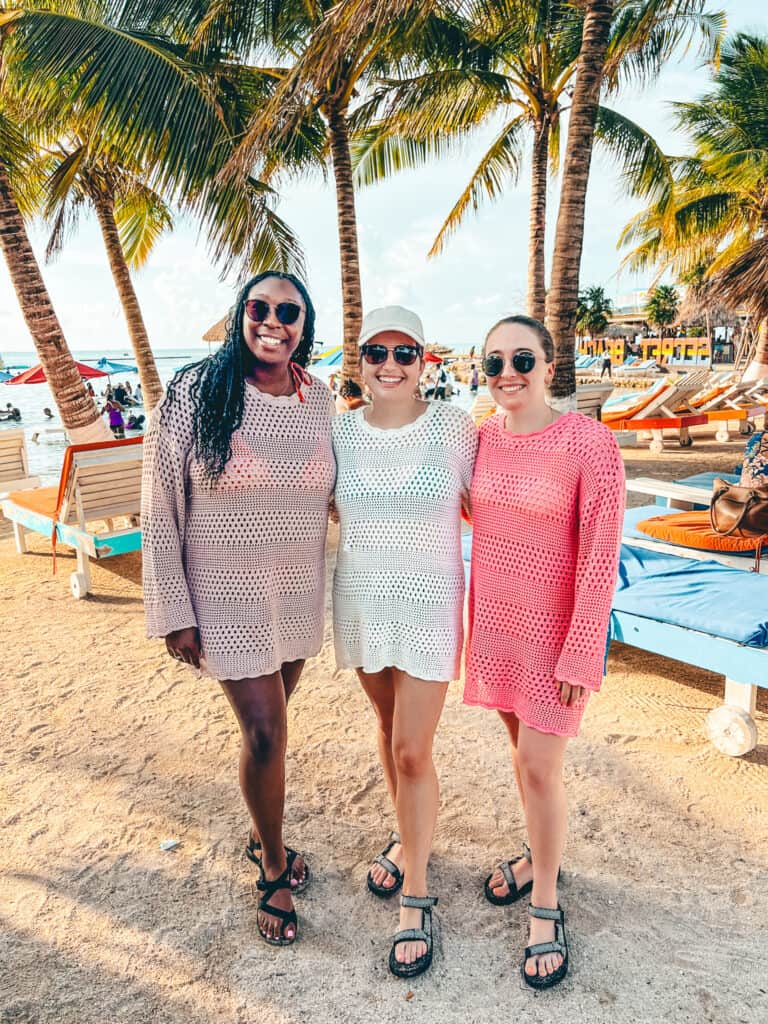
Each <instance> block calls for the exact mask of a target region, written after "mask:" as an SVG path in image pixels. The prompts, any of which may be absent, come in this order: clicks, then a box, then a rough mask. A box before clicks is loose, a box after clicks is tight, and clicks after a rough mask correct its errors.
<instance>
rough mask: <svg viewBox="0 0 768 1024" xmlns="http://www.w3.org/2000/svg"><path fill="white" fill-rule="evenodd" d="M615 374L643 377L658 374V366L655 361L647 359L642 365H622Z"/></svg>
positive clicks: (635, 363)
mask: <svg viewBox="0 0 768 1024" xmlns="http://www.w3.org/2000/svg"><path fill="white" fill-rule="evenodd" d="M613 372H614V373H620V374H622V375H626V376H630V377H642V376H644V375H645V374H649V373H658V366H657V363H656V360H655V359H645V360H644V361H643V362H642V363H638V362H634V363H629V362H626V363H622V365H621V366H618V367H616V369H615V370H614V371H613Z"/></svg>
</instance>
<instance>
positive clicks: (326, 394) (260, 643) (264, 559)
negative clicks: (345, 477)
mask: <svg viewBox="0 0 768 1024" xmlns="http://www.w3.org/2000/svg"><path fill="white" fill-rule="evenodd" d="M177 396H178V398H177V401H176V402H175V403H174V404H173V405H172V406H171V407H170V409H169V410H168V412H167V414H166V416H165V417H164V420H163V422H161V420H160V408H159V407H158V409H156V410H155V412H154V413H153V415H152V420H151V423H150V427H149V430H148V431H147V435H146V438H145V441H144V475H143V481H142V521H141V525H142V533H143V552H144V558H143V562H144V608H145V613H146V620H147V635H148V636H153V637H163V636H166V635H167V634H168V633H170V632H172V631H173V630H177V629H183V628H184V627H187V626H197V627H198V628H199V630H200V640H201V646H202V653H203V657H204V658H205V665H204V668H205V670H206V672H207V674H209V675H211V676H213V677H214V678H216V679H244V678H253V677H257V676H261V675H267V674H269V673H271V672H274V671H276V670H277V669H278V668H280V666H281V665H282V664H283V663H284V662H286V661H296V660H298V659H301V658H309V657H312V656H313V655H315V654H317V652H318V651H319V650H320V647H321V646H322V643H323V626H324V604H325V601H324V594H325V535H326V527H327V522H328V502H329V499H330V494H331V490H332V488H333V482H334V478H335V475H336V463H335V460H334V457H333V449H332V447H331V419H332V416H333V400H332V398H331V393H330V391H329V390H328V388H327V387H326V386H325V384H323V383H322V381H319V380H317V379H315V378H312V379H311V383H309V384H307V383H306V382H305V384H304V386H302V397H303V401H300V400H299V396H298V394H293V395H286V396H277V397H275V396H272V395H268V394H265V393H263V392H261V391H259V390H258V389H257V388H256V387H254V386H252V385H249V384H246V387H245V399H244V403H245V404H244V408H243V421H242V424H241V426H240V427H239V428H238V429H237V430H236V431H235V432H234V433H233V434H232V456H231V458H230V460H229V462H228V463H227V465H226V466H225V468H224V472H223V474H222V475H221V477H220V478H219V480H218V482H217V484H216V485H215V487H213V489H211V488H210V487H209V486H208V484H207V483H206V481H205V480H204V478H203V471H202V466H201V464H200V463H199V462H198V461H197V460H196V459H195V457H194V452H193V450H192V417H193V415H194V414H195V413H194V409H193V406H192V403H191V400H190V397H189V380H188V379H183V380H182V381H181V382H180V383H179V384H178V386H177Z"/></svg>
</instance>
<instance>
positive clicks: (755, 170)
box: [621, 34, 768, 380]
mask: <svg viewBox="0 0 768 1024" xmlns="http://www.w3.org/2000/svg"><path fill="white" fill-rule="evenodd" d="M766 90H768V38H766V37H758V36H753V35H748V34H739V35H736V36H734V37H732V38H731V39H729V40H728V41H727V42H726V44H725V45H724V46H723V52H722V57H721V64H720V67H719V69H718V70H717V71H716V73H715V74H714V78H713V88H712V89H711V90H709V91H708V92H707V93H706V94H704V95H703V96H702V97H701V98H700V99H699V100H697V101H696V102H693V103H684V104H676V105H675V106H676V111H677V122H678V125H679V127H681V128H682V129H684V130H685V131H686V132H687V133H688V134H689V136H690V137H691V139H692V141H693V152H692V153H691V154H690V155H689V156H686V157H682V158H678V159H673V158H670V159H669V160H668V166H669V170H670V176H671V185H670V186H666V185H665V187H664V188H663V189H661V191H660V195H659V196H657V197H656V198H655V199H654V201H653V202H652V203H651V204H650V205H649V207H648V208H647V209H645V210H643V211H642V212H641V213H639V214H638V215H637V216H636V217H635V218H633V220H632V221H630V223H629V224H628V225H627V227H626V228H625V229H624V232H623V234H622V239H621V244H624V245H633V246H634V248H633V249H632V250H631V251H630V253H629V255H628V256H627V258H626V260H625V262H626V263H628V265H629V266H631V267H632V268H633V269H638V270H641V269H645V268H648V267H656V268H657V271H658V273H659V274H661V273H663V272H664V271H669V272H671V273H672V274H673V275H674V276H675V277H676V278H677V279H678V280H685V279H686V277H687V276H688V275H690V274H691V273H694V272H695V271H696V268H697V267H700V266H702V265H705V266H706V268H707V270H706V275H705V278H704V281H705V282H706V284H707V287H708V294H709V296H710V297H711V298H712V299H713V300H721V301H723V302H725V303H726V304H727V305H728V306H731V307H736V306H746V308H747V309H749V310H750V312H751V314H752V316H753V318H754V322H755V323H756V324H757V325H758V331H759V336H758V345H757V349H756V352H755V356H754V359H753V362H752V364H751V365H750V366H749V367H748V368H747V370H746V371H745V378H746V379H747V380H749V379H756V378H759V377H763V376H766V375H768V304H767V303H766V300H765V295H766V293H767V292H766V284H767V283H768V245H767V244H766V241H765V240H766V237H768V212H766V211H768V127H767V126H768V119H766V118H765V117H764V116H763V114H762V113H761V112H762V111H764V110H765V97H766V95H767V94H768V93H767V92H766Z"/></svg>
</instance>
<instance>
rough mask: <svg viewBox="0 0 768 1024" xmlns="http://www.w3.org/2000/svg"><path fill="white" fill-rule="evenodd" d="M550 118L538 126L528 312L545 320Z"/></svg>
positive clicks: (534, 152) (530, 245)
mask: <svg viewBox="0 0 768 1024" xmlns="http://www.w3.org/2000/svg"><path fill="white" fill-rule="evenodd" d="M549 134H550V126H549V121H544V122H543V123H542V124H539V125H537V126H536V130H535V134H534V137H533V167H532V169H531V209H530V216H529V220H528V316H533V317H535V318H536V319H537V320H542V321H543V320H544V315H545V313H546V302H547V291H546V279H545V276H544V232H545V230H546V226H547V169H548V166H549Z"/></svg>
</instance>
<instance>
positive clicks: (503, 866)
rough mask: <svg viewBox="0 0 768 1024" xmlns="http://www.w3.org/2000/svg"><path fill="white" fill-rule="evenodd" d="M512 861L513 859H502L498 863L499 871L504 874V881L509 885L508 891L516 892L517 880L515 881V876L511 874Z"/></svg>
mask: <svg viewBox="0 0 768 1024" xmlns="http://www.w3.org/2000/svg"><path fill="white" fill-rule="evenodd" d="M514 863H515V861H514V860H503V861H502V862H501V863H500V864H499V871H501V873H502V875H503V876H504V881H505V882H506V883H507V885H508V886H509V891H510V893H515V892H517V882H516V881H515V876H514V875H513V874H512V865H513V864H514Z"/></svg>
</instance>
